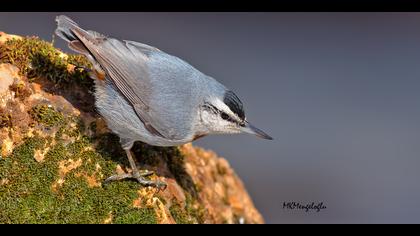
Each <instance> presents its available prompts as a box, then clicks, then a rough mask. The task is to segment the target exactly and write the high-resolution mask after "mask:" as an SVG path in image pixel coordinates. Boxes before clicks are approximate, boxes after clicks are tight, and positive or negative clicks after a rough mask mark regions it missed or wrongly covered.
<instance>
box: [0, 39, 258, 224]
mask: <svg viewBox="0 0 420 236" xmlns="http://www.w3.org/2000/svg"><path fill="white" fill-rule="evenodd" d="M5 37H8V35H7V34H4V33H0V64H3V65H5V67H4V68H9V67H10V68H13V69H16V68H18V69H19V70H18V71H19V73H18V74H19V75H18V76H15V75H14V76H15V77H16V78H15V82H14V83H13V85H11V86H10V89H9V90H8V91H7V92H4V93H0V147H1V153H0V154H1V155H0V223H121V224H124V223H186V224H190V223H263V219H262V217H261V215H260V214H259V213H258V211H257V210H256V209H255V207H254V206H253V204H252V201H251V199H250V197H249V196H248V194H247V192H246V190H245V188H244V186H243V184H242V182H241V181H240V179H239V178H238V177H237V175H236V174H235V173H234V171H233V170H232V169H231V168H230V166H229V164H228V163H227V162H226V160H224V159H223V158H219V157H217V155H216V154H214V153H213V152H211V151H205V150H203V149H200V148H197V147H193V146H192V145H191V144H187V145H183V146H181V147H172V148H161V147H152V146H149V145H147V144H143V143H136V144H135V146H134V147H133V149H132V151H133V153H134V155H135V156H136V157H137V161H138V164H139V167H140V168H142V169H148V170H153V171H154V172H155V174H154V175H152V176H150V177H149V178H151V179H154V180H157V179H159V180H161V181H164V182H166V183H167V184H168V188H167V189H166V190H165V191H161V192H156V190H155V189H153V188H144V187H142V186H140V185H139V184H137V183H136V182H133V181H120V182H113V183H109V184H104V183H103V181H104V179H106V178H107V177H109V176H111V175H113V174H115V173H118V172H127V171H130V170H129V168H128V166H129V165H128V161H127V158H126V156H125V152H124V151H123V150H122V149H121V147H120V144H119V142H118V137H117V136H116V135H114V134H112V133H110V132H109V130H108V129H107V128H106V123H105V122H104V121H103V119H101V118H100V117H99V116H98V114H96V113H95V112H94V110H95V109H94V104H93V101H94V100H93V98H92V92H93V91H94V88H93V82H92V80H91V79H90V77H89V75H88V73H87V72H86V71H85V70H84V69H83V68H91V65H90V63H89V62H88V61H87V60H86V59H85V58H84V57H83V56H80V55H66V54H64V53H62V52H60V51H59V50H57V49H56V48H54V46H53V45H52V44H51V43H49V42H45V41H42V40H40V39H38V38H36V37H23V38H22V37H18V36H16V37H10V38H12V39H10V40H2V39H4V38H5ZM78 68H81V69H78ZM1 80H2V78H1V77H0V82H1Z"/></svg>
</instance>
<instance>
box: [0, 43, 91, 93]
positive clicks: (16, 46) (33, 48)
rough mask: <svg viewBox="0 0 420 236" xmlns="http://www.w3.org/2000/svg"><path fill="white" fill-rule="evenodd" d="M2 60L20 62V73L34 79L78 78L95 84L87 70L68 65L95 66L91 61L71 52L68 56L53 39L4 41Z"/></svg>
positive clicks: (63, 82)
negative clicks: (65, 55) (55, 44)
mask: <svg viewBox="0 0 420 236" xmlns="http://www.w3.org/2000/svg"><path fill="white" fill-rule="evenodd" d="M0 63H11V64H13V65H15V66H17V67H18V68H19V73H20V74H21V75H24V76H27V77H28V78H29V79H30V81H33V80H36V79H38V78H46V79H48V80H50V81H52V82H54V83H55V84H56V86H65V85H68V84H69V83H70V82H76V83H77V84H79V85H82V86H86V87H88V88H92V87H93V81H92V80H91V79H90V78H89V75H88V72H87V71H85V70H83V69H82V70H78V69H76V70H69V68H68V66H69V64H71V65H74V66H79V67H83V68H91V67H92V66H91V64H90V63H89V62H88V60H87V59H86V58H85V57H84V56H81V55H69V56H68V57H67V58H65V57H63V56H62V54H61V53H60V51H58V50H57V49H56V48H54V46H53V45H52V44H51V43H49V42H46V41H43V40H41V39H39V38H36V37H26V38H22V39H12V40H8V41H6V43H4V44H2V45H0Z"/></svg>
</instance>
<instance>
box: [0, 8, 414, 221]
mask: <svg viewBox="0 0 420 236" xmlns="http://www.w3.org/2000/svg"><path fill="white" fill-rule="evenodd" d="M57 14H59V13H0V31H5V32H7V33H13V34H19V35H38V36H40V37H41V38H44V39H46V40H51V36H52V34H53V31H54V29H55V22H54V18H55V16H56V15H57ZM66 15H68V16H70V17H72V18H73V19H74V20H75V21H77V22H78V23H79V24H80V25H81V26H82V27H84V28H87V29H93V30H96V31H98V32H101V33H104V34H106V35H110V36H114V37H117V38H120V39H130V40H134V41H139V42H142V43H146V44H150V45H152V46H156V47H158V48H160V49H161V50H163V51H165V52H167V53H170V54H173V55H176V56H178V57H180V58H182V59H184V60H186V61H187V62H189V63H190V64H192V65H193V66H195V67H196V68H198V69H199V70H201V71H202V72H204V73H206V74H208V75H210V76H212V77H214V78H216V79H217V80H219V81H220V82H222V83H223V84H225V85H226V86H227V87H229V88H231V89H232V90H233V91H235V92H236V94H237V95H238V96H239V97H240V98H241V100H242V101H243V103H244V104H245V109H246V110H245V112H246V114H247V117H248V119H249V120H250V121H251V122H253V123H254V124H255V125H256V126H258V127H260V128H261V129H263V130H265V131H267V133H268V134H270V135H271V136H273V137H274V138H275V140H273V141H267V140H261V139H257V138H255V137H253V136H247V135H235V136H211V137H206V138H203V139H200V140H199V141H197V142H196V143H195V144H196V145H200V146H203V147H205V148H209V149H212V150H214V151H216V152H217V153H218V154H219V155H221V156H223V157H225V158H226V159H228V160H229V162H230V163H231V166H232V167H233V168H234V169H235V170H236V171H237V173H238V174H239V175H240V177H241V178H242V179H243V180H244V182H245V184H246V186H247V189H248V191H249V193H250V194H251V195H252V197H253V199H254V202H255V204H256V206H257V207H258V209H259V210H260V211H261V212H262V214H263V215H264V217H265V219H266V221H267V222H268V223H391V222H392V223H420V213H419V212H420V201H419V199H420V183H419V180H420V171H419V170H418V168H419V167H420V125H419V122H420V93H419V89H420V13H152V12H150V13H66ZM56 46H58V47H60V48H62V49H64V50H65V51H68V49H67V47H66V46H65V44H64V43H63V41H62V40H60V39H58V38H57V39H56ZM284 201H296V202H302V203H307V202H308V203H310V202H312V201H315V202H320V201H322V202H324V205H326V206H327V209H325V210H322V211H321V212H320V213H315V212H309V213H305V212H302V211H297V210H286V209H283V202H284Z"/></svg>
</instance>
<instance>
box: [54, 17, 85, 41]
mask: <svg viewBox="0 0 420 236" xmlns="http://www.w3.org/2000/svg"><path fill="white" fill-rule="evenodd" d="M55 21H56V22H57V29H56V30H55V33H56V34H57V35H58V36H60V37H61V38H62V39H64V40H66V41H67V42H71V41H74V40H77V37H76V36H75V35H74V33H73V31H72V30H73V29H75V28H78V29H80V27H79V26H78V25H77V23H76V22H74V21H73V20H72V19H70V18H69V17H67V16H64V15H60V16H57V18H56V19H55Z"/></svg>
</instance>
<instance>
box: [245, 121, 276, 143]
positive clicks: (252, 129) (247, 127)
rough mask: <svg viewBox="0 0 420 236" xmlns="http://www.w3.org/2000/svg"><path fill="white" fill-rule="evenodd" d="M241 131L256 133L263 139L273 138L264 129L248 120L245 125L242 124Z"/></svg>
mask: <svg viewBox="0 0 420 236" xmlns="http://www.w3.org/2000/svg"><path fill="white" fill-rule="evenodd" d="M241 131H242V132H244V133H248V134H253V135H256V136H258V137H260V138H263V139H268V140H273V138H272V137H270V136H269V135H268V134H266V133H264V131H262V130H260V129H258V128H257V127H255V126H253V125H251V124H250V123H249V122H248V121H246V122H245V126H242V128H241Z"/></svg>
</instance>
